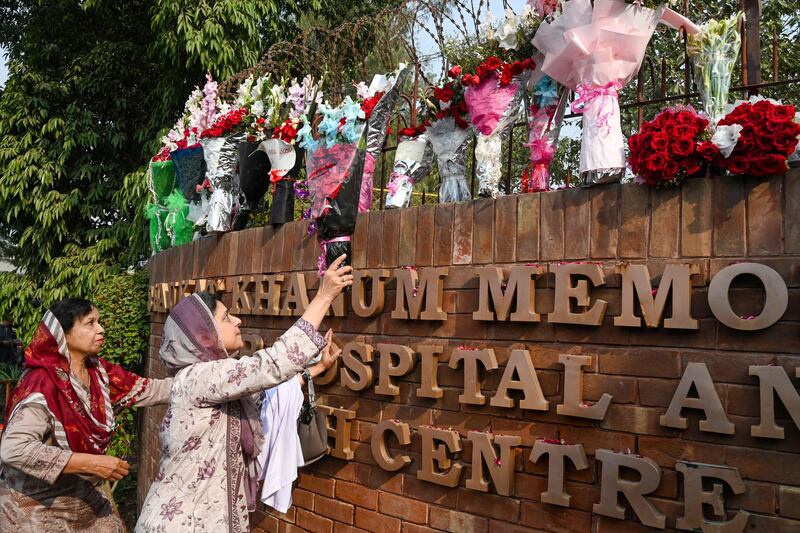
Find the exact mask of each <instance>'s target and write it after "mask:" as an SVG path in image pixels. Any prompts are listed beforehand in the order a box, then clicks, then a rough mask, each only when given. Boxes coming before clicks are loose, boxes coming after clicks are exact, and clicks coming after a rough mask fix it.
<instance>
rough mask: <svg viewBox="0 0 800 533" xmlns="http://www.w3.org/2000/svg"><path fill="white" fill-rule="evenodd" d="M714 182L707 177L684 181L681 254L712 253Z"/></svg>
mask: <svg viewBox="0 0 800 533" xmlns="http://www.w3.org/2000/svg"><path fill="white" fill-rule="evenodd" d="M713 187H714V183H713V181H712V180H710V179H707V178H697V179H689V180H686V181H684V182H683V185H682V186H681V192H682V194H683V199H682V200H683V205H682V206H681V237H680V239H681V256H682V257H705V256H707V255H710V254H711V235H712V225H713V214H714V213H713V210H712V205H711V200H712V195H713Z"/></svg>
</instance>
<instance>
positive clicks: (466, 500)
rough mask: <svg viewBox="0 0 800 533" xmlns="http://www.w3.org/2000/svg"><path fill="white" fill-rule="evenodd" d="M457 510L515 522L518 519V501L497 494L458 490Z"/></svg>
mask: <svg viewBox="0 0 800 533" xmlns="http://www.w3.org/2000/svg"><path fill="white" fill-rule="evenodd" d="M458 510H459V511H463V512H467V513H471V514H477V515H481V516H487V517H489V518H495V519H497V520H508V521H510V522H516V521H517V519H518V517H519V500H515V499H513V498H510V497H508V496H499V495H497V494H487V493H485V492H477V491H473V490H468V489H458Z"/></svg>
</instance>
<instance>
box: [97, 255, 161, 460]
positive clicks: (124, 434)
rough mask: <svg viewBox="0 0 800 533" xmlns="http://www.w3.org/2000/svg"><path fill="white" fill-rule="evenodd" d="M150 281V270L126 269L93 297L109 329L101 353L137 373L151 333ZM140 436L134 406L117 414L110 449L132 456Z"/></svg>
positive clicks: (105, 325)
mask: <svg viewBox="0 0 800 533" xmlns="http://www.w3.org/2000/svg"><path fill="white" fill-rule="evenodd" d="M147 283H148V274H147V271H146V270H142V269H140V270H135V271H132V272H125V273H122V274H118V275H115V276H111V277H109V278H107V279H106V280H105V281H103V283H101V284H100V285H99V286H98V288H97V290H96V291H95V293H94V295H93V296H92V298H91V299H92V301H93V302H94V303H95V305H96V306H97V310H98V312H99V313H100V322H101V324H103V327H104V328H105V330H106V331H105V340H106V342H105V344H104V345H103V349H102V351H101V352H100V356H101V357H103V358H104V359H106V360H107V361H109V362H111V363H116V364H118V365H122V366H123V367H125V368H126V369H127V370H130V371H132V372H136V373H141V370H142V368H141V366H142V361H143V360H144V357H145V355H146V354H147V348H148V339H149V336H150V324H149V314H148V311H147ZM136 437H137V433H136V417H135V413H134V410H133V409H125V410H123V411H122V412H120V413H119V414H118V415H117V430H116V431H115V432H114V439H113V440H112V442H111V445H110V447H109V451H108V453H110V454H111V455H114V456H117V457H130V456H131V455H132V454H133V453H135V446H136Z"/></svg>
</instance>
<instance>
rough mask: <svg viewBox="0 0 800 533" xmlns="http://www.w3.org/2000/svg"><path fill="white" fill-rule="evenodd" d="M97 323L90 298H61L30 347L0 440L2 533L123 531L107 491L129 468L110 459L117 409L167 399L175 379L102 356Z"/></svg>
mask: <svg viewBox="0 0 800 533" xmlns="http://www.w3.org/2000/svg"><path fill="white" fill-rule="evenodd" d="M99 318H100V317H99V314H98V312H97V308H95V306H94V305H93V304H92V303H91V302H90V301H88V300H83V299H79V298H67V299H64V300H61V301H60V302H58V303H57V304H55V305H54V306H53V307H52V308H51V309H50V310H49V311H47V312H46V313H45V315H44V318H43V319H42V322H41V324H39V328H38V329H37V330H36V333H35V334H34V336H33V340H32V341H31V343H30V345H29V346H28V347H27V349H26V350H25V372H24V373H23V375H22V378H21V379H20V381H19V384H18V385H17V388H16V389H14V392H13V394H12V396H11V401H10V402H9V404H8V405H7V406H6V421H7V422H6V429H5V432H4V433H3V435H2V438H0V531H44V532H46V531H64V532H72V531H92V532H117V531H120V532H122V531H124V526H123V524H122V521H121V520H120V519H119V517H118V516H117V515H116V514H115V513H114V511H113V509H112V506H111V503H110V502H109V500H108V499H107V497H106V495H105V494H104V493H103V491H102V489H101V486H102V483H103V482H104V481H116V480H119V479H121V478H122V477H124V476H125V475H127V474H128V471H129V466H128V463H127V462H125V461H124V460H122V459H118V458H116V457H111V456H109V455H105V453H106V450H107V449H108V445H109V443H110V442H111V437H112V434H113V431H114V410H115V409H120V408H122V407H126V406H129V405H133V404H136V405H142V406H144V405H154V404H158V403H165V401H166V399H167V398H168V397H169V390H170V387H171V384H172V380H171V379H166V380H150V379H146V378H142V377H139V376H137V375H136V374H132V373H130V372H128V371H126V370H124V369H123V368H122V367H120V366H118V365H114V364H111V363H109V362H107V361H105V360H103V359H101V358H99V357H97V353H98V352H99V350H100V348H101V346H102V345H103V341H104V338H103V333H104V330H103V327H102V326H101V325H100V322H99Z"/></svg>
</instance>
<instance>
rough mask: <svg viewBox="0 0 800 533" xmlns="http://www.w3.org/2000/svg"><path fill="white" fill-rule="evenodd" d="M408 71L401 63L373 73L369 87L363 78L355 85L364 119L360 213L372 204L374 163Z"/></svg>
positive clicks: (381, 146)
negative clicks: (390, 69)
mask: <svg viewBox="0 0 800 533" xmlns="http://www.w3.org/2000/svg"><path fill="white" fill-rule="evenodd" d="M410 72H411V70H410V69H409V68H408V67H407V66H406V65H404V64H403V63H401V64H400V66H399V67H398V68H397V70H396V71H395V72H394V73H392V74H389V75H381V74H377V75H375V76H374V77H373V78H372V83H370V85H369V87H368V88H367V87H365V84H364V83H363V82H362V83H361V84H359V85H358V86H357V89H358V96H359V98H362V99H363V101H362V104H361V109H362V110H363V111H364V118H365V120H366V121H367V152H366V159H365V161H364V177H363V178H362V180H361V198H360V200H359V204H358V210H359V212H360V213H365V212H367V211H369V210H370V207H372V178H373V176H374V175H375V163H376V162H377V160H378V156H380V154H381V150H383V144H384V142H386V132H387V130H388V128H389V121H390V120H391V118H392V113H393V112H394V108H395V107H396V106H397V102H399V101H400V98H401V96H402V91H403V84H404V83H405V81H406V78H408V75H409V73H410Z"/></svg>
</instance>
